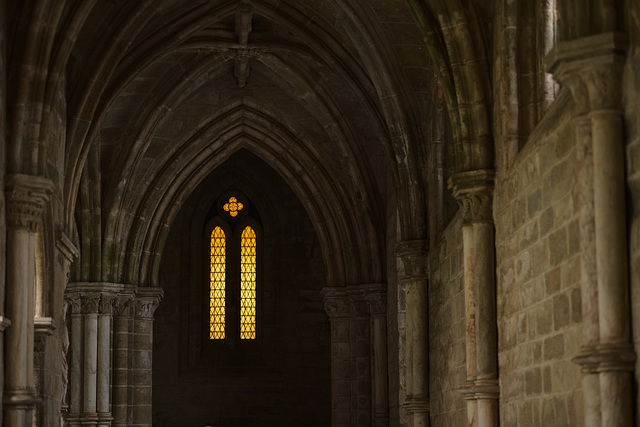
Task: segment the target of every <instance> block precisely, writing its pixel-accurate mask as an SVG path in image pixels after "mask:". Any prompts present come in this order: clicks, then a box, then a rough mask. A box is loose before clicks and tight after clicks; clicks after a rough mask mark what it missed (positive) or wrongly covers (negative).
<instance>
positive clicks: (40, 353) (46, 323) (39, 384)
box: [33, 317, 56, 425]
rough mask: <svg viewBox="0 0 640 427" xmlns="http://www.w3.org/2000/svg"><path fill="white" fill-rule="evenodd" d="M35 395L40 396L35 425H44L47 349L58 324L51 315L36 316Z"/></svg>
mask: <svg viewBox="0 0 640 427" xmlns="http://www.w3.org/2000/svg"><path fill="white" fill-rule="evenodd" d="M33 323H34V355H33V365H34V395H35V396H38V403H39V405H36V408H35V411H36V412H35V414H34V417H33V419H34V423H33V424H34V425H42V406H43V404H44V402H43V400H44V398H45V396H43V391H44V375H45V362H44V361H45V359H44V357H45V351H46V347H47V341H48V338H49V337H50V336H51V335H53V331H54V330H55V329H56V325H55V324H54V322H53V319H52V318H50V317H36V318H35V319H34V322H33Z"/></svg>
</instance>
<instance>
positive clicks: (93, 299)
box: [80, 293, 101, 314]
mask: <svg viewBox="0 0 640 427" xmlns="http://www.w3.org/2000/svg"><path fill="white" fill-rule="evenodd" d="M100 299H101V296H100V294H98V293H95V294H82V295H81V298H80V304H81V308H80V309H81V311H82V314H98V309H99V305H100Z"/></svg>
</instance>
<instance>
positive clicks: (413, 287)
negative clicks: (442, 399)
mask: <svg viewBox="0 0 640 427" xmlns="http://www.w3.org/2000/svg"><path fill="white" fill-rule="evenodd" d="M427 246H428V243H427V241H426V240H409V241H404V242H399V243H398V245H397V247H396V253H397V255H398V257H399V258H400V260H401V261H402V264H403V266H404V269H403V270H402V271H400V272H399V277H398V281H399V284H400V286H401V288H402V289H403V290H404V298H405V309H406V330H405V334H406V350H405V355H406V379H405V380H406V396H405V401H404V403H403V408H404V410H405V412H406V418H407V423H408V425H409V426H410V427H426V426H428V425H429V354H428V330H429V325H428V322H429V316H428V305H427V302H428V300H427V297H428V276H427V274H428V260H427Z"/></svg>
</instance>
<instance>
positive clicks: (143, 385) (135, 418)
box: [131, 288, 162, 426]
mask: <svg viewBox="0 0 640 427" xmlns="http://www.w3.org/2000/svg"><path fill="white" fill-rule="evenodd" d="M161 299H162V290H161V289H159V288H138V290H137V292H136V298H135V306H134V307H135V308H134V310H135V317H134V322H133V348H132V354H131V358H132V362H131V363H132V366H131V370H132V383H131V386H132V387H133V389H134V390H135V393H133V400H132V403H131V406H132V407H131V410H132V424H134V425H137V426H151V423H152V415H153V414H152V410H151V405H152V396H151V392H152V369H153V366H152V353H153V314H154V312H155V311H156V309H157V308H158V305H159V304H160V300H161Z"/></svg>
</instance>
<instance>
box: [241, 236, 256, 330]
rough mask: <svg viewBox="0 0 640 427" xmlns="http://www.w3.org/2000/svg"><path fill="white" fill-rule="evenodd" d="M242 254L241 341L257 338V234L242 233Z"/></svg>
mask: <svg viewBox="0 0 640 427" xmlns="http://www.w3.org/2000/svg"><path fill="white" fill-rule="evenodd" d="M240 245H241V252H240V339H243V340H253V339H255V338H256V233H255V231H254V230H253V228H251V227H247V228H245V229H244V230H243V231H242V236H241V244H240Z"/></svg>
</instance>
